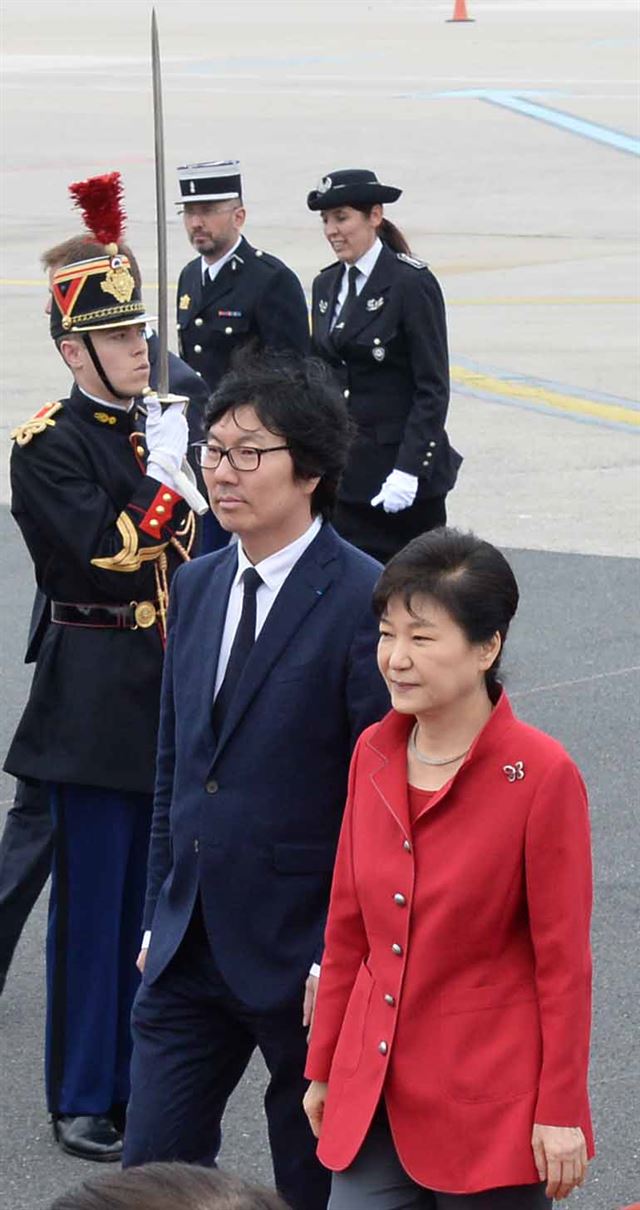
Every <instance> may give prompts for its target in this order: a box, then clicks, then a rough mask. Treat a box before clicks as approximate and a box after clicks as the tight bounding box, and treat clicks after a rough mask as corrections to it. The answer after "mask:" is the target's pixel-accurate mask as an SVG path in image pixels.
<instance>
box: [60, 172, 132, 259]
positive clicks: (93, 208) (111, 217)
mask: <svg viewBox="0 0 640 1210" xmlns="http://www.w3.org/2000/svg"><path fill="white" fill-rule="evenodd" d="M123 192H124V190H123V188H122V180H121V177H120V173H119V172H108V173H106V174H105V175H104V176H92V177H89V180H88V181H76V182H75V184H73V185H69V193H70V194H71V197H72V198H73V202H74V206H76V208H77V209H78V210H81V211H82V217H83V218H84V221H85V223H86V225H87V227H88V228H89V231H90V232H91V233H92V235H93V236H94V237H95V238H96V239H97V241H98V243H100V244H118V243H119V242H120V239H121V238H122V233H123V231H124V225H125V222H126V218H127V216H126V214H125V212H124V209H123V206H122V195H123Z"/></svg>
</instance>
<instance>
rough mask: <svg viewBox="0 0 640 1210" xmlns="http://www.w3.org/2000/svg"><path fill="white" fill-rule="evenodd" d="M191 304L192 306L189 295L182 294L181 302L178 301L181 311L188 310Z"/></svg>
mask: <svg viewBox="0 0 640 1210" xmlns="http://www.w3.org/2000/svg"><path fill="white" fill-rule="evenodd" d="M190 306H191V299H190V297H189V295H188V294H181V295H180V302H179V303H178V310H179V311H188V310H189V307H190Z"/></svg>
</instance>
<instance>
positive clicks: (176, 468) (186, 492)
mask: <svg viewBox="0 0 640 1210" xmlns="http://www.w3.org/2000/svg"><path fill="white" fill-rule="evenodd" d="M167 401H169V406H168V407H166V408H165V409H164V411H163V409H162V405H161V402H160V399H159V398H158V396H157V395H155V394H148V395H145V397H144V402H145V404H146V408H147V423H146V426H145V436H146V439H147V449H148V451H149V458H148V460H147V474H148V475H151V477H152V479H157V480H158V481H159V482H160V483H164V485H165V487H170V488H172V489H173V491H175V492H178V493H179V495H181V496H182V498H183V500H185V501H186V503H187V504H188V505H189V507H190V508H192V509H193V510H194V512H196V513H198V515H199V516H201V517H202V516H203V515H204V513H207V512H208V511H209V505H208V503H207V501H206V500H205V498H204V496H202V495H201V494H200V492H199V491H198V489H197V487H196V477H195V475H194V473H193V470H192V469H191V467H190V466H189V463H188V462H187V459H186V453H187V445H188V442H189V425H188V424H187V418H186V416H185V414H184V413H185V407H186V405H187V404H188V403H189V400H188V399H187V398H186V397H185V396H183V395H164V396H163V398H162V402H163V403H166V402H167Z"/></svg>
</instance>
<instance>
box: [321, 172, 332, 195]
mask: <svg viewBox="0 0 640 1210" xmlns="http://www.w3.org/2000/svg"><path fill="white" fill-rule="evenodd" d="M332 185H333V181H332V180H331V177H330V176H323V178H322V180H321V181H320V184H319V185H318V193H327V192H328V191H329V189H330V188H331V186H332Z"/></svg>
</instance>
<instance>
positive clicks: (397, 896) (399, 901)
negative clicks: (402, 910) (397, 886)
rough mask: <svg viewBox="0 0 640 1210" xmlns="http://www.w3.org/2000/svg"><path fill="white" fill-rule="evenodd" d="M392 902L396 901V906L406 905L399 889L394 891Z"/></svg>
mask: <svg viewBox="0 0 640 1210" xmlns="http://www.w3.org/2000/svg"><path fill="white" fill-rule="evenodd" d="M393 902H394V903H397V905H398V907H406V904H407V901H406V899H405V897H404V895H403V894H401V892H400V891H396V893H395V895H394V896H393Z"/></svg>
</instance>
